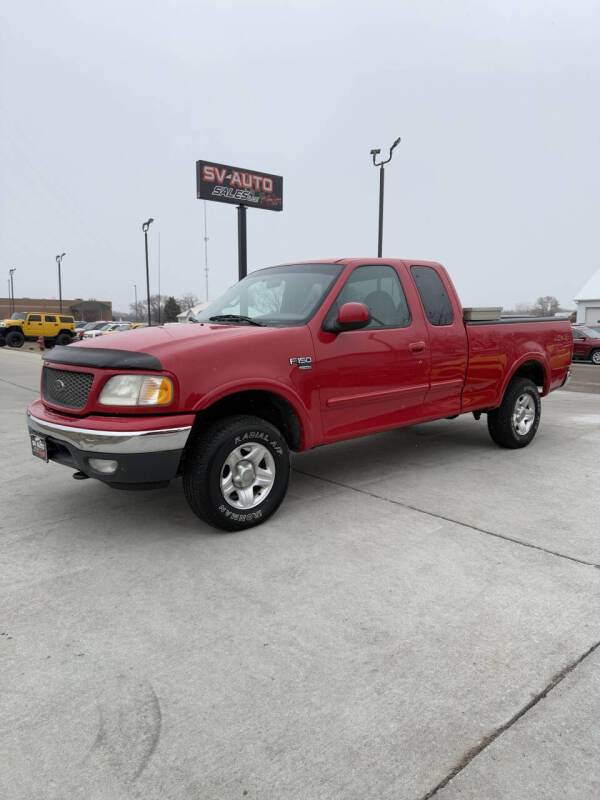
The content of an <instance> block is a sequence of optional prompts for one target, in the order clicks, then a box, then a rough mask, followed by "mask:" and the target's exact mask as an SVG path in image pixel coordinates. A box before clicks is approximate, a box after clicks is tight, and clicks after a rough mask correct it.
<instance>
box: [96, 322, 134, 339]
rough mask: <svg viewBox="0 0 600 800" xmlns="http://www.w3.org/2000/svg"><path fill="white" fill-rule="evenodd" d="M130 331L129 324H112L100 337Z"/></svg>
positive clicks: (130, 325) (130, 326)
mask: <svg viewBox="0 0 600 800" xmlns="http://www.w3.org/2000/svg"><path fill="white" fill-rule="evenodd" d="M131 329H132V324H131V322H114V323H113V324H112V325H111V327H110V328H108V329H107V330H102V336H104V334H105V333H121V332H122V331H130V330H131Z"/></svg>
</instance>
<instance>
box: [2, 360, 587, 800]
mask: <svg viewBox="0 0 600 800" xmlns="http://www.w3.org/2000/svg"><path fill="white" fill-rule="evenodd" d="M39 368H40V359H39V356H35V355H33V354H27V353H15V352H3V351H2V350H0V408H1V411H0V436H1V438H2V458H1V459H0V479H1V483H0V487H1V488H0V492H1V497H2V506H1V511H0V560H1V563H2V565H3V569H2V580H1V586H0V609H1V619H2V623H1V630H0V659H1V664H0V674H1V675H2V680H1V681H0V691H1V692H2V698H1V702H2V707H3V710H4V714H3V721H4V724H3V726H2V730H1V732H0V747H1V749H2V752H3V754H4V759H3V760H4V763H5V766H4V769H3V770H2V771H0V796H3V797H7V798H11V800H25V799H27V800H30V798H38V797H39V798H44V800H47V799H48V798H50V799H52V800H54V798H56V800H58V798H61V800H62V798H65V797H69V798H75V797H83V796H85V797H86V798H89V800H109V799H110V800H112V799H113V798H115V800H117V799H118V800H123V798H144V800H153V798H157V800H158V799H159V798H160V800H164V798H169V800H171V799H172V800H180V798H181V800H184V798H185V800H187V798H194V800H195V799H196V798H198V799H201V800H205V798H210V799H211V800H212V799H213V798H214V800H229V798H232V799H233V798H244V797H248V798H269V799H270V798H274V799H275V798H276V799H277V800H278V799H279V798H283V797H285V798H286V800H290V799H292V800H313V798H315V799H316V798H319V799H320V798H323V799H325V798H340V800H341V799H342V798H343V800H348V799H352V800H353V799H354V798H356V799H357V800H358V799H359V798H360V800H365V799H367V798H368V799H369V800H370V799H371V798H372V799H373V800H382V799H383V798H385V799H387V798H390V800H391V798H394V800H403V799H404V798H406V799H407V800H413V798H414V800H421V799H422V798H425V797H432V796H437V797H439V798H446V797H448V798H454V797H473V798H476V797H477V798H485V799H486V800H490V799H491V798H507V797H510V798H511V800H519V798H531V797H544V798H563V797H577V798H578V800H587V798H590V800H591V798H595V797H597V796H598V781H599V780H600V767H599V762H598V758H597V752H598V727H597V719H598V707H597V704H595V701H594V700H593V697H594V696H597V692H598V679H599V672H598V670H599V667H600V662H599V656H600V650H592V648H594V647H596V645H597V643H598V642H600V622H599V619H600V614H599V610H600V569H599V568H598V564H600V544H599V541H598V540H599V535H598V506H597V502H596V501H595V500H594V497H595V494H594V493H593V492H589V493H585V492H577V491H576V486H575V485H574V483H575V484H576V483H577V481H576V480H575V478H576V476H580V478H581V481H585V482H586V484H587V483H590V484H591V483H592V482H593V481H594V480H596V481H597V480H598V477H599V473H600V467H599V464H600V456H599V453H600V447H599V445H600V408H599V404H598V398H597V396H594V395H588V394H579V393H567V392H556V393H554V394H553V395H552V396H551V397H549V398H547V399H545V400H544V401H543V416H542V422H541V425H540V429H539V432H538V435H537V437H536V440H535V441H534V442H533V444H532V445H531V446H530V447H528V448H525V449H524V450H522V451H517V452H509V451H503V450H500V449H499V448H496V447H495V446H493V445H492V444H491V442H490V440H489V438H488V436H487V431H486V429H485V422H484V421H483V420H482V421H480V422H479V423H476V422H474V421H473V419H472V418H470V417H465V418H460V419H458V420H454V421H443V422H436V423H430V424H429V425H423V426H417V427H415V428H412V429H408V430H403V431H395V432H392V433H388V434H382V435H379V436H374V437H369V438H365V439H362V440H357V441H354V442H346V443H342V444H340V445H336V446H333V447H329V448H322V449H319V450H315V451H312V452H310V453H305V454H303V455H300V456H297V457H296V458H295V459H294V472H293V474H292V479H291V487H290V493H289V495H288V498H287V500H286V501H285V502H284V504H283V506H282V508H281V510H280V511H279V512H278V513H277V514H276V515H275V517H273V519H272V520H271V521H269V522H268V523H267V524H265V525H263V526H260V527H258V528H255V529H252V530H251V531H248V532H246V533H242V534H223V533H217V532H216V531H214V530H212V529H210V528H208V527H206V526H204V525H203V524H201V523H200V522H199V521H198V520H197V519H196V518H195V517H194V516H193V515H192V513H191V512H190V511H189V510H188V509H187V506H186V504H185V501H184V498H183V494H182V490H181V486H180V485H179V482H175V483H174V484H173V485H172V486H171V487H170V488H169V489H167V490H162V491H155V492H151V493H137V492H116V491H113V490H110V489H108V488H105V487H104V486H103V485H101V484H99V483H97V482H94V481H91V480H90V481H85V482H82V483H76V482H75V481H73V480H71V478H70V477H69V470H66V469H64V468H62V467H59V466H58V465H53V464H50V465H46V464H43V463H42V462H38V461H36V460H34V459H33V458H32V457H31V456H30V454H29V442H28V438H27V434H26V430H25V420H24V409H25V406H26V405H27V403H28V402H29V401H30V399H31V398H32V397H33V396H34V394H35V393H36V391H37V385H38V383H39ZM594 693H595V695H594ZM524 754H525V755H524Z"/></svg>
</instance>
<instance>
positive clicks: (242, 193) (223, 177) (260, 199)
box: [196, 161, 283, 211]
mask: <svg viewBox="0 0 600 800" xmlns="http://www.w3.org/2000/svg"><path fill="white" fill-rule="evenodd" d="M196 190H197V196H198V199H200V200H217V201H218V202H220V203H234V204H235V205H238V206H240V205H241V206H250V207H251V208H263V209H267V210H269V211H281V210H282V208H283V178H282V177H281V175H270V174H269V173H267V172H256V171H255V170H250V169H242V168H241V167H229V166H227V165H226V164H215V163H214V162H213V161H196Z"/></svg>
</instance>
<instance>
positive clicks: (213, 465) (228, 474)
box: [183, 416, 290, 531]
mask: <svg viewBox="0 0 600 800" xmlns="http://www.w3.org/2000/svg"><path fill="white" fill-rule="evenodd" d="M289 475H290V457H289V450H288V447H287V444H286V442H285V439H284V438H283V436H282V435H281V433H280V432H279V431H278V430H277V428H275V427H274V426H273V425H271V424H270V423H269V422H266V421H265V420H263V419H260V418H259V417H251V416H235V417H227V418H226V419H223V420H220V421H219V422H216V423H215V424H214V425H212V426H211V427H210V428H207V429H206V430H205V431H203V432H201V433H199V434H198V435H197V437H196V438H195V439H194V440H192V442H191V443H190V445H189V451H188V452H187V453H186V455H185V459H184V468H183V490H184V493H185V497H186V500H187V501H188V503H189V505H190V508H191V509H192V511H193V512H194V513H195V514H196V515H197V516H198V517H200V519H202V520H204V521H205V522H208V523H209V524H210V525H214V526H215V527H217V528H222V529H223V530H226V531H238V530H243V529H244V528H251V527H253V526H254V525H260V523H261V522H265V520H267V519H268V518H269V517H270V516H271V514H273V513H274V512H275V511H276V510H277V509H278V508H279V505H280V504H281V501H282V500H283V498H284V497H285V493H286V491H287V487H288V481H289Z"/></svg>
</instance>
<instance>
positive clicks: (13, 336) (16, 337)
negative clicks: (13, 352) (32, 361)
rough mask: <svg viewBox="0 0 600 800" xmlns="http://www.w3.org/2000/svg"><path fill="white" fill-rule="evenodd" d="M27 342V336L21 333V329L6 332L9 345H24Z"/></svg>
mask: <svg viewBox="0 0 600 800" xmlns="http://www.w3.org/2000/svg"><path fill="white" fill-rule="evenodd" d="M24 342H25V337H24V336H23V334H22V333H21V331H9V332H8V333H7V334H6V344H7V345H8V346H9V347H23V343H24Z"/></svg>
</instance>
